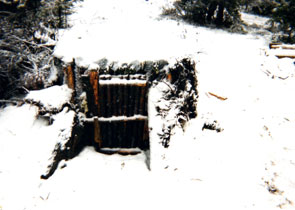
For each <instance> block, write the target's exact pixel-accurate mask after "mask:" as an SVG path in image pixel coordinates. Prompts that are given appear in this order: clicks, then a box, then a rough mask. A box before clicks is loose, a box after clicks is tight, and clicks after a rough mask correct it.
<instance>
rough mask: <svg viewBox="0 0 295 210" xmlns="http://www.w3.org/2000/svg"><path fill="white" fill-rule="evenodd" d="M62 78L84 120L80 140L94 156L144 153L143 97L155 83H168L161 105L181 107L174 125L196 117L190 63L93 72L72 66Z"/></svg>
mask: <svg viewBox="0 0 295 210" xmlns="http://www.w3.org/2000/svg"><path fill="white" fill-rule="evenodd" d="M64 73H65V79H66V83H67V84H68V86H69V87H70V88H71V89H73V90H74V94H73V95H74V96H75V99H74V101H75V102H76V103H78V106H79V109H80V111H81V112H83V114H84V116H85V117H83V118H82V119H81V124H83V126H84V138H85V136H86V138H87V139H91V144H92V145H94V146H95V148H96V149H97V150H98V151H100V150H102V149H103V148H140V149H143V150H146V149H149V129H148V119H149V117H148V107H147V104H148V101H147V98H148V97H147V96H148V90H149V87H151V86H152V85H153V84H154V83H155V81H159V82H161V81H163V82H165V83H166V82H167V83H170V85H169V86H170V90H171V91H170V93H166V94H165V96H164V95H163V98H165V100H169V97H171V98H173V100H175V99H177V98H178V99H179V100H176V101H175V102H173V103H180V104H179V107H180V108H179V113H178V114H177V116H175V119H176V122H175V123H174V124H177V123H180V124H181V126H183V123H184V122H183V121H186V120H189V119H190V118H194V117H196V115H197V113H196V100H197V97H198V96H197V90H196V86H197V79H196V75H195V65H194V62H193V61H191V60H190V59H183V60H181V61H178V62H177V63H176V64H175V65H174V66H172V65H169V64H168V62H166V61H163V60H160V61H157V62H144V63H136V65H134V64H130V65H128V64H123V65H122V66H121V67H117V66H116V65H112V64H110V65H105V66H103V67H101V68H100V69H98V70H88V69H83V68H79V67H77V66H76V65H75V63H74V61H73V63H72V64H71V65H69V66H67V67H66V68H65V70H64ZM80 75H81V76H80ZM78 93H82V94H78ZM82 96H83V97H82ZM184 119H185V120H184ZM172 127H173V126H172Z"/></svg>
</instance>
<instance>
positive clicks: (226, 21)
mask: <svg viewBox="0 0 295 210" xmlns="http://www.w3.org/2000/svg"><path fill="white" fill-rule="evenodd" d="M175 7H176V8H177V11H178V14H179V15H180V16H181V17H182V18H184V19H186V20H188V21H191V22H194V23H197V24H201V25H209V24H214V25H216V26H217V27H227V28H228V27H230V26H232V25H234V24H235V23H238V22H240V13H239V10H240V0H179V1H176V2H175Z"/></svg>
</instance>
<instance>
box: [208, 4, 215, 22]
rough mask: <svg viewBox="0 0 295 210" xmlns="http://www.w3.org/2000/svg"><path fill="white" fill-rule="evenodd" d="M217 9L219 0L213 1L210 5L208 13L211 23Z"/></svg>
mask: <svg viewBox="0 0 295 210" xmlns="http://www.w3.org/2000/svg"><path fill="white" fill-rule="evenodd" d="M216 9H217V2H212V3H211V4H210V5H209V9H208V13H207V21H208V23H211V22H212V20H213V16H214V13H215V10H216Z"/></svg>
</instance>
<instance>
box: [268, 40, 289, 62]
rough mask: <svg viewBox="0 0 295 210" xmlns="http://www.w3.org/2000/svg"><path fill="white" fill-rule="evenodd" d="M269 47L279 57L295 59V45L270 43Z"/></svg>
mask: <svg viewBox="0 0 295 210" xmlns="http://www.w3.org/2000/svg"><path fill="white" fill-rule="evenodd" d="M269 48H270V50H271V52H272V53H273V54H274V55H275V56H276V57H277V58H291V59H295V45H291V44H281V43H270V44H269Z"/></svg>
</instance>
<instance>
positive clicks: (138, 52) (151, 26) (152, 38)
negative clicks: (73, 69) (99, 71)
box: [54, 0, 197, 69]
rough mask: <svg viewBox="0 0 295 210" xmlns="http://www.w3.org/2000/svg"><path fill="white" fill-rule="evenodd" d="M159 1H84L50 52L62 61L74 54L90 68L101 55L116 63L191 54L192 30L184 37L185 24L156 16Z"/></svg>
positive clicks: (158, 10)
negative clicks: (70, 25)
mask: <svg viewBox="0 0 295 210" xmlns="http://www.w3.org/2000/svg"><path fill="white" fill-rule="evenodd" d="M168 3H169V2H167V4H168ZM159 4H160V5H163V1H162V2H159V1H156V0H153V1H143V0H142V1H139V2H138V1H136V0H129V1H128V3H125V2H123V1H120V0H110V1H85V2H84V3H83V4H82V5H80V8H79V10H78V11H77V13H76V14H75V15H73V16H72V18H71V21H70V22H71V23H72V24H73V27H72V28H71V29H70V30H66V31H64V33H63V35H62V36H61V37H60V38H59V42H58V44H57V46H56V48H55V52H54V54H55V56H57V57H60V58H62V60H63V61H64V62H71V61H72V60H73V58H75V61H76V63H77V64H78V65H79V66H86V67H89V68H90V69H95V68H98V67H99V65H98V64H99V62H100V60H105V59H107V60H108V61H109V62H118V63H119V64H122V63H132V62H134V61H140V62H143V61H147V60H151V61H156V60H158V59H159V58H160V59H164V60H167V61H170V60H173V61H174V62H175V59H176V58H181V57H183V56H189V55H193V54H195V53H196V49H197V48H196V40H194V39H195V38H194V36H193V35H194V34H192V37H190V39H187V36H188V34H186V33H185V31H186V28H187V27H189V26H185V27H184V25H183V24H180V23H178V22H176V21H173V20H169V19H163V18H160V17H159V14H160V13H161V11H162V7H161V6H159V7H158V6H157V5H159ZM114 5H115V6H114ZM133 5H136V7H134V6H133ZM164 5H165V4H164ZM134 8H136V9H134ZM114 14H117V15H114ZM89 20H90V21H89ZM86 23H87V24H86ZM93 40H95V41H93ZM192 40H193V41H192ZM73 43H75V44H73ZM88 46H91V47H88ZM127 52H128V53H127ZM129 52H133V53H129ZM174 62H173V63H174Z"/></svg>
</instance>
